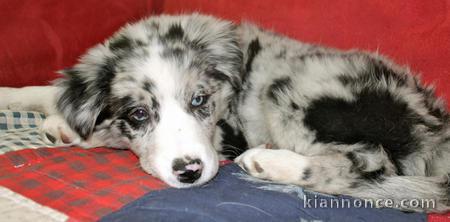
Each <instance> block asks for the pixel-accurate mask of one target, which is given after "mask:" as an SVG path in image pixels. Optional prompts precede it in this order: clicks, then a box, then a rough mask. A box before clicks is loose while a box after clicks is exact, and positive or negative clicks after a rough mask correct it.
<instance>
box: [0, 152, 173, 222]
mask: <svg viewBox="0 0 450 222" xmlns="http://www.w3.org/2000/svg"><path fill="white" fill-rule="evenodd" d="M0 185H1V186H4V187H6V188H8V189H10V190H12V191H14V192H16V193H20V194H21V195H23V196H25V197H27V198H30V199H32V200H34V201H35V202H37V203H39V204H42V205H45V206H48V207H51V208H53V209H55V210H58V211H60V212H62V213H64V214H66V215H68V216H69V217H70V220H71V221H94V220H97V219H99V218H101V217H102V216H104V215H106V214H108V213H110V212H113V211H114V210H117V209H118V208H120V207H121V206H123V205H124V204H126V203H128V202H130V201H132V200H134V199H136V198H138V197H140V196H142V195H143V194H145V193H147V192H149V191H152V190H157V189H162V188H165V187H166V185H165V184H164V183H163V182H161V181H160V180H158V179H156V178H154V177H152V176H150V175H148V174H147V173H145V172H144V171H142V170H141V169H140V167H139V166H138V159H137V157H136V156H135V155H134V154H133V153H132V152H130V151H128V150H115V149H108V148H93V149H82V148H67V147H63V148H39V149H26V150H20V151H16V152H9V153H6V154H4V155H1V156H0Z"/></svg>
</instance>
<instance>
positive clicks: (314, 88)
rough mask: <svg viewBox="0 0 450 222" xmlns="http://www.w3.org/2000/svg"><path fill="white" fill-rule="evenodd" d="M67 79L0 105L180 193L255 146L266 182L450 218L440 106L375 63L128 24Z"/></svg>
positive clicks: (13, 92) (183, 19) (51, 137)
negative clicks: (127, 152)
mask: <svg viewBox="0 0 450 222" xmlns="http://www.w3.org/2000/svg"><path fill="white" fill-rule="evenodd" d="M62 73H63V74H64V75H65V77H64V78H61V79H60V80H58V81H57V83H56V85H55V86H47V87H26V88H21V89H11V88H0V96H1V97H2V98H8V100H0V108H9V109H34V110H41V111H44V112H46V113H47V115H48V118H47V120H46V121H45V122H44V124H43V125H42V127H41V130H42V135H43V136H44V138H45V139H46V140H48V141H49V142H54V143H61V144H63V143H64V144H73V145H81V146H85V147H95V146H109V147H115V148H129V149H131V150H132V151H133V152H135V153H136V154H137V155H138V156H139V159H140V164H141V167H142V168H143V170H145V171H146V172H148V173H150V174H152V175H154V176H156V177H159V178H161V179H162V180H163V181H164V182H166V183H168V184H169V185H171V186H173V187H179V188H181V187H191V186H196V185H201V184H204V183H206V182H207V181H209V180H210V179H212V178H213V177H214V175H215V174H216V173H217V170H218V160H219V159H220V158H224V157H230V158H234V157H235V156H238V155H239V154H240V152H241V151H243V150H244V149H246V148H248V150H246V151H245V152H243V153H242V154H241V155H239V156H238V157H237V158H236V160H235V161H236V162H237V163H238V164H239V165H240V166H242V167H243V168H244V169H245V170H246V171H247V172H248V173H249V174H250V175H252V176H255V177H257V178H261V179H266V180H270V181H275V182H279V183H286V184H296V185H300V186H303V187H306V188H309V189H311V190H314V191H319V192H324V193H328V194H345V195H350V196H354V197H358V198H364V199H380V198H381V199H387V198H389V199H392V200H394V202H395V203H396V204H398V203H399V202H401V201H402V200H404V199H433V200H436V201H437V203H436V205H435V206H434V207H433V208H429V209H426V208H427V206H424V205H418V206H401V207H400V208H402V209H410V210H427V211H440V212H442V211H446V210H448V209H449V208H448V205H447V204H448V203H447V201H448V196H449V188H448V178H447V175H448V173H449V172H450V161H449V160H450V124H449V115H448V113H447V111H446V109H445V105H444V104H443V102H442V101H441V100H439V99H437V98H436V96H435V95H434V91H433V90H432V89H431V88H429V87H425V86H424V85H422V84H421V83H420V81H419V79H418V78H417V77H415V76H413V75H411V72H410V71H409V70H408V69H405V68H402V67H399V66H397V65H395V64H393V63H392V62H390V61H389V60H387V59H385V58H383V57H381V56H379V55H377V54H370V53H364V52H359V51H350V52H341V51H338V50H334V49H328V48H323V47H319V46H314V45H310V44H304V43H300V42H297V41H294V40H291V39H288V38H286V37H282V36H279V35H276V34H274V33H271V32H268V31H264V30H261V29H259V28H258V27H256V26H254V25H251V24H242V25H240V26H235V25H233V24H232V23H230V22H228V21H223V20H219V19H216V18H213V17H210V16H204V15H198V14H194V15H180V16H167V15H162V16H154V17H150V18H148V19H144V20H142V21H139V22H137V23H135V24H129V25H127V26H125V27H124V28H122V29H121V30H119V31H118V32H117V33H116V34H114V35H113V36H112V37H111V38H109V39H107V40H106V41H105V42H103V43H101V44H99V45H97V46H94V47H93V48H92V49H90V50H89V51H88V52H87V53H86V54H85V55H84V56H82V57H81V59H80V61H79V63H78V64H77V65H75V66H74V67H72V68H69V69H67V70H64V71H62ZM43 95H44V96H43ZM42 98H45V99H42ZM268 146H270V147H271V148H272V149H267V148H266V147H268Z"/></svg>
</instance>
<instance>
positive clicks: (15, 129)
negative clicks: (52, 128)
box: [0, 110, 56, 154]
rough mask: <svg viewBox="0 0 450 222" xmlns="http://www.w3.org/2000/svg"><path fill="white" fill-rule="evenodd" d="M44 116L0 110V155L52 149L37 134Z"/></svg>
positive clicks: (36, 113)
mask: <svg viewBox="0 0 450 222" xmlns="http://www.w3.org/2000/svg"><path fill="white" fill-rule="evenodd" d="M44 120H45V115H44V114H43V113H39V112H31V111H10V110H0V154H3V153H6V152H9V151H17V150H21V149H25V148H38V147H53V146H56V144H50V143H46V142H45V141H44V140H42V137H41V135H40V134H39V128H38V127H39V126H40V125H41V124H42V122H43V121H44Z"/></svg>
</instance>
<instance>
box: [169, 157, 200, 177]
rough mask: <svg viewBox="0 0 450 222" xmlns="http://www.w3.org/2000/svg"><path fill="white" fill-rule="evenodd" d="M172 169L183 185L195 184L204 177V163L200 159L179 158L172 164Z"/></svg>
mask: <svg viewBox="0 0 450 222" xmlns="http://www.w3.org/2000/svg"><path fill="white" fill-rule="evenodd" d="M172 169H173V174H175V176H176V177H177V179H178V181H180V182H181V183H194V182H195V181H196V180H197V179H198V178H200V176H201V175H202V169H203V163H202V161H201V160H200V159H191V158H188V157H186V158H183V159H181V158H177V159H175V160H174V161H173V163H172Z"/></svg>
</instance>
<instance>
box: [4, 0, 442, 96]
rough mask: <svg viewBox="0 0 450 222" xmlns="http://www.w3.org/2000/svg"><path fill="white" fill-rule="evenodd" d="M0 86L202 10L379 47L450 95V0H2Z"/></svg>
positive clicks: (31, 78)
mask: <svg viewBox="0 0 450 222" xmlns="http://www.w3.org/2000/svg"><path fill="white" fill-rule="evenodd" d="M0 8H1V9H2V10H1V12H0V39H1V41H0V49H1V50H0V85H3V86H5V85H6V86H24V85H45V84H48V83H49V81H50V80H52V79H54V78H56V77H57V74H56V73H55V70H58V69H62V68H64V67H67V66H70V65H73V64H74V63H75V62H76V58H77V57H78V56H79V55H80V54H82V53H83V52H84V51H85V50H86V49H87V48H89V47H90V46H92V45H94V44H95V43H98V42H100V41H102V40H103V39H105V38H106V37H108V36H109V35H110V34H111V33H113V32H114V31H115V30H116V29H117V28H118V27H120V26H121V25H123V24H125V23H126V22H127V21H134V20H137V19H139V18H142V17H144V16H148V15H150V14H153V13H155V14H157V13H179V12H192V11H200V12H204V13H210V14H213V15H217V16H220V17H223V18H227V19H232V20H234V21H237V22H239V21H240V20H242V19H247V20H250V21H254V22H256V23H258V24H261V25H262V26H264V27H266V28H271V29H274V30H276V31H278V32H281V33H284V34H286V35H288V36H291V37H293V38H296V39H300V40H303V41H308V42H315V43H323V44H326V45H330V46H334V47H337V48H342V49H349V48H360V49H366V50H378V51H379V52H380V53H382V54H385V55H388V56H390V57H392V58H393V59H394V60H396V61H397V62H398V63H401V64H407V65H409V66H411V67H412V69H413V70H415V71H416V72H419V73H421V74H422V75H423V78H424V79H425V80H426V81H427V82H432V83H435V84H436V86H437V89H438V92H439V94H440V95H442V96H444V97H445V98H446V99H447V100H448V99H449V98H450V91H449V90H448V89H449V88H450V50H449V48H450V0H435V1H432V2H430V1H422V0H410V1H402V0H392V1H389V2H388V3H387V2H386V1H383V0H371V1H369V0H367V1H356V0H353V1H351V0H341V1H328V0H314V1H312V0H278V1H260V0H234V1H229V0H215V1H207V0H190V1H180V0H153V1H152V0H109V1H95V0H76V1H75V0H67V1H57V0H39V1H34V0H15V1H9V0H0Z"/></svg>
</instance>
